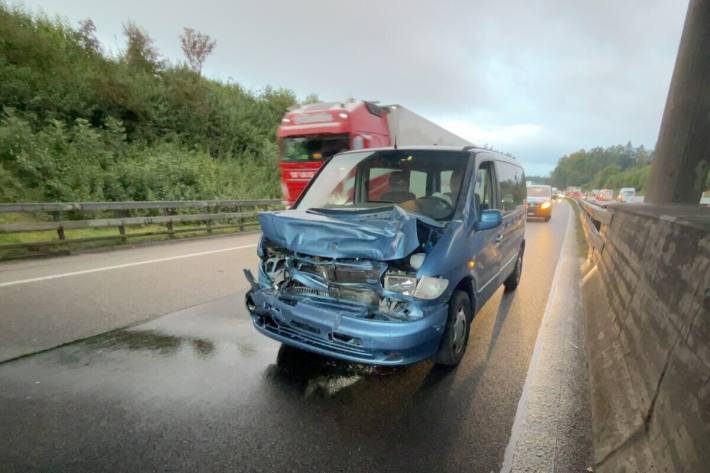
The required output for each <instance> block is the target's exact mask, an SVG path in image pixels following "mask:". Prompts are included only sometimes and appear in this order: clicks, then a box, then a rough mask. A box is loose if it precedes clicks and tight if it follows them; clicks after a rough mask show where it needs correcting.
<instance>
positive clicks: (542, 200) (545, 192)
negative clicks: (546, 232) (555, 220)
mask: <svg viewBox="0 0 710 473" xmlns="http://www.w3.org/2000/svg"><path fill="white" fill-rule="evenodd" d="M528 217H540V218H544V219H545V221H546V222H549V221H550V218H552V188H551V187H550V186H540V185H532V186H528Z"/></svg>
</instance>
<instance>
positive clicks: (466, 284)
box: [454, 276, 478, 319]
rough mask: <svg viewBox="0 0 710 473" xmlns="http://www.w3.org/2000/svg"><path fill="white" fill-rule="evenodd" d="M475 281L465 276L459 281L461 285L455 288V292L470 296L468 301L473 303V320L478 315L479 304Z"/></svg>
mask: <svg viewBox="0 0 710 473" xmlns="http://www.w3.org/2000/svg"><path fill="white" fill-rule="evenodd" d="M475 284H476V283H475V280H474V279H473V277H472V276H465V277H464V278H463V279H461V280H460V281H459V283H458V284H457V285H456V287H455V288H454V292H455V291H463V292H465V293H466V294H468V300H469V301H470V303H471V319H473V317H474V316H475V315H476V310H477V309H478V307H477V302H476V291H475V289H474V288H475Z"/></svg>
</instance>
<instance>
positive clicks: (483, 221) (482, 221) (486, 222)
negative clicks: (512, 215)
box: [476, 210, 503, 230]
mask: <svg viewBox="0 0 710 473" xmlns="http://www.w3.org/2000/svg"><path fill="white" fill-rule="evenodd" d="M501 223H503V215H501V213H500V210H484V211H483V212H481V215H480V217H479V219H478V222H476V230H490V229H491V228H495V227H497V226H498V225H500V224H501Z"/></svg>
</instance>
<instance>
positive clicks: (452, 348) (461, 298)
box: [433, 291, 472, 366]
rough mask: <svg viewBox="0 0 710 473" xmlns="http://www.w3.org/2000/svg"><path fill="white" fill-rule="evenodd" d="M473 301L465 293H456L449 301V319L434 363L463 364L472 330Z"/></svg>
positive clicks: (446, 364)
mask: <svg viewBox="0 0 710 473" xmlns="http://www.w3.org/2000/svg"><path fill="white" fill-rule="evenodd" d="M471 318H472V317H471V300H470V299H469V297H468V294H466V293H465V292H464V291H455V292H454V294H453V295H452V296H451V300H450V301H449V317H448V319H447V321H446V329H445V330H444V335H443V336H442V338H441V346H439V351H438V352H437V353H436V355H434V357H433V361H434V363H436V364H437V365H445V366H456V365H458V364H459V363H460V362H461V359H462V358H463V354H464V353H465V352H466V345H467V344H468V333H469V331H470V330H471Z"/></svg>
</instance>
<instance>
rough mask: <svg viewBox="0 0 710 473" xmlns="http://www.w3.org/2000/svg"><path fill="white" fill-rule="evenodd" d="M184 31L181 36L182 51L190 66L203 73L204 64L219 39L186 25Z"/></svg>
mask: <svg viewBox="0 0 710 473" xmlns="http://www.w3.org/2000/svg"><path fill="white" fill-rule="evenodd" d="M183 31H184V33H183V34H182V35H181V36H180V45H181V47H182V52H183V53H184V54H185V58H186V59H187V62H188V63H189V64H190V67H192V69H193V70H194V71H195V72H197V73H198V74H202V65H203V64H204V63H205V60H206V59H207V56H209V55H210V54H211V53H212V50H213V49H214V48H215V46H217V41H215V40H214V39H212V38H210V37H209V35H206V34H203V33H200V32H199V31H197V30H194V29H192V28H187V27H186V28H184V29H183Z"/></svg>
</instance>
